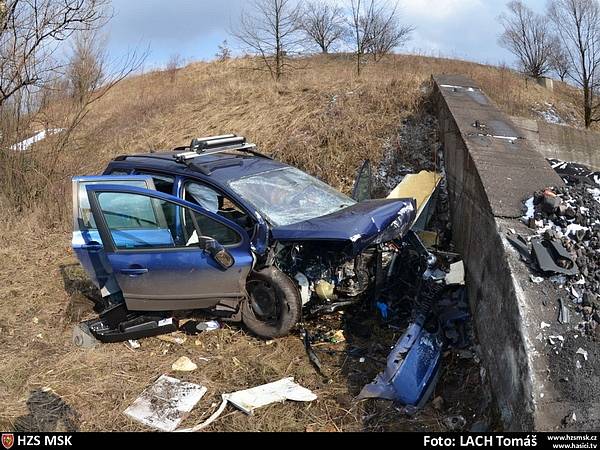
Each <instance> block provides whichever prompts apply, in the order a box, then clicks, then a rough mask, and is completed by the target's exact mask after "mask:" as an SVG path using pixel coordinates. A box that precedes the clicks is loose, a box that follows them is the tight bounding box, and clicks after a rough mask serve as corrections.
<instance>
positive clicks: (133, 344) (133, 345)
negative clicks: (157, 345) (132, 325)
mask: <svg viewBox="0 0 600 450" xmlns="http://www.w3.org/2000/svg"><path fill="white" fill-rule="evenodd" d="M127 344H129V347H130V348H132V349H134V350H137V349H138V348H140V347H141V345H140V343H139V342H138V341H135V340H133V339H130V340H128V341H127Z"/></svg>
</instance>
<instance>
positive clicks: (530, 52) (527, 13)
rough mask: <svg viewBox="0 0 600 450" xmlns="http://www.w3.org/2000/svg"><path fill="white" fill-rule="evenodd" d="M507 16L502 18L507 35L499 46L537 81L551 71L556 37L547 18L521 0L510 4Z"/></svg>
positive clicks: (508, 4) (501, 37) (501, 39)
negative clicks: (512, 55) (554, 37)
mask: <svg viewBox="0 0 600 450" xmlns="http://www.w3.org/2000/svg"><path fill="white" fill-rule="evenodd" d="M506 7H507V8H508V14H503V15H502V16H500V21H501V23H502V25H503V27H504V32H503V33H502V35H501V36H500V39H499V43H500V45H501V46H502V47H504V48H506V49H507V50H509V51H510V52H512V53H513V54H514V55H515V56H516V57H517V58H518V60H519V66H520V67H521V69H522V70H523V72H524V73H526V74H527V75H530V76H532V77H534V78H540V77H542V76H544V75H545V74H546V73H547V72H548V71H549V70H550V55H551V53H552V44H553V36H552V33H551V31H550V27H549V25H548V21H547V20H546V18H545V17H543V16H542V15H540V14H537V13H536V12H534V11H532V10H531V9H530V8H528V7H527V6H526V5H525V4H524V3H523V2H522V1H521V0H514V1H511V2H509V3H507V5H506Z"/></svg>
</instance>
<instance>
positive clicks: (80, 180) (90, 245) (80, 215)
mask: <svg viewBox="0 0 600 450" xmlns="http://www.w3.org/2000/svg"><path fill="white" fill-rule="evenodd" d="M91 184H119V185H124V186H137V187H142V188H146V189H152V190H153V189H154V188H155V187H154V182H153V180H152V178H151V177H149V176H139V175H137V176H136V175H104V176H93V177H74V178H73V182H72V185H73V238H72V241H71V246H72V248H73V251H74V252H75V255H76V256H77V258H78V259H79V262H80V263H81V265H82V266H83V268H84V269H85V271H86V272H87V274H88V276H89V277H90V280H91V281H92V282H93V283H94V285H95V286H96V287H97V288H98V289H100V291H101V292H102V295H103V296H104V297H106V296H108V295H111V294H116V293H117V292H119V287H118V285H117V283H116V280H115V279H114V277H113V275H112V269H111V267H110V263H109V261H108V259H107V257H106V253H105V251H104V246H103V245H102V240H101V239H100V234H99V232H98V227H97V226H96V222H95V220H94V217H93V215H92V211H91V209H90V203H89V200H88V195H87V190H86V187H87V186H89V185H91Z"/></svg>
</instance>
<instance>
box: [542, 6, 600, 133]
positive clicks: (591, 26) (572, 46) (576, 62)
mask: <svg viewBox="0 0 600 450" xmlns="http://www.w3.org/2000/svg"><path fill="white" fill-rule="evenodd" d="M548 16H549V17H550V19H551V20H552V22H553V24H554V27H555V29H556V34H557V36H558V37H559V39H560V41H561V43H562V46H563V49H564V51H565V53H566V54H567V55H568V59H569V62H570V64H571V66H572V70H571V73H570V78H571V79H572V80H573V81H574V82H575V83H576V84H577V85H578V86H579V87H581V89H582V91H583V113H584V123H585V127H586V128H589V127H590V126H591V124H592V123H593V122H598V121H600V116H599V115H598V111H599V106H600V105H599V104H598V103H597V101H596V99H595V96H596V92H597V90H598V87H599V86H598V75H599V73H598V69H599V67H600V66H599V65H600V5H599V4H598V1H597V0H550V1H549V3H548Z"/></svg>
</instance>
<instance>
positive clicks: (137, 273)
mask: <svg viewBox="0 0 600 450" xmlns="http://www.w3.org/2000/svg"><path fill="white" fill-rule="evenodd" d="M119 272H121V273H122V274H123V275H129V276H130V277H139V276H140V275H144V274H146V273H148V269H143V268H139V269H121V270H120V271H119Z"/></svg>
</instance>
